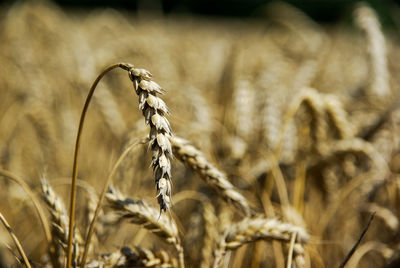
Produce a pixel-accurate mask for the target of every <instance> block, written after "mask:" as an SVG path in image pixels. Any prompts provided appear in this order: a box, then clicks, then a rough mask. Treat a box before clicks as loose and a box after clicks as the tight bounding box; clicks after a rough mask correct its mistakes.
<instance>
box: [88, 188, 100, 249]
mask: <svg viewBox="0 0 400 268" xmlns="http://www.w3.org/2000/svg"><path fill="white" fill-rule="evenodd" d="M86 190H87V191H88V200H87V203H86V208H85V209H86V214H85V215H86V224H87V227H86V228H87V231H86V233H88V232H89V228H90V223H91V221H92V220H93V218H94V215H95V212H96V208H97V203H98V202H99V198H98V197H97V194H96V191H95V190H94V188H93V187H87V188H86ZM98 213H99V215H98V217H99V218H100V219H99V220H98V222H99V223H100V224H101V217H102V216H104V213H103V209H102V208H100V210H99V212H98ZM100 224H98V225H97V226H96V227H98V228H99V229H101V228H102V226H100ZM96 231H97V230H96ZM95 234H97V232H95ZM87 242H88V241H85V243H87ZM98 242H99V241H98V237H96V239H90V241H89V245H88V250H89V251H91V250H93V248H94V247H95V246H96V245H97V243H98ZM85 246H86V245H85Z"/></svg>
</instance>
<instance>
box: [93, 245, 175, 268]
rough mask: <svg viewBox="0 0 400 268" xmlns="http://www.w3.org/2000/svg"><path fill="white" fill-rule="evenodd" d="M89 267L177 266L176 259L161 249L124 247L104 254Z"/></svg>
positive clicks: (163, 267)
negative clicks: (154, 250) (155, 250)
mask: <svg viewBox="0 0 400 268" xmlns="http://www.w3.org/2000/svg"><path fill="white" fill-rule="evenodd" d="M86 266H87V267H88V268H100V267H162V268H169V267H176V266H177V264H176V259H174V258H172V257H171V256H169V255H168V253H167V252H165V251H163V250H161V251H157V252H153V251H152V250H149V249H146V248H141V247H134V248H132V249H131V248H129V247H123V248H121V249H120V250H118V251H116V252H113V253H110V254H102V255H101V256H100V259H99V260H94V261H91V262H89V263H88V264H87V265H86Z"/></svg>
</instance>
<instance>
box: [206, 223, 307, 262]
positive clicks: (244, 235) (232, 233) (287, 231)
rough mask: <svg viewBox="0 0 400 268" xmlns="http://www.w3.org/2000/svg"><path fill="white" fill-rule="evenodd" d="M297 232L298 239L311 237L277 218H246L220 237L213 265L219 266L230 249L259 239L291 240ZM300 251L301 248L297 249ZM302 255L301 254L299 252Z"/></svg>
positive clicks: (300, 241)
mask: <svg viewBox="0 0 400 268" xmlns="http://www.w3.org/2000/svg"><path fill="white" fill-rule="evenodd" d="M294 233H296V234H297V236H296V241H297V242H299V243H306V242H307V241H308V239H309V235H308V234H307V232H306V231H305V230H304V229H303V228H301V227H298V226H294V225H293V224H291V223H283V222H281V221H279V220H277V219H266V218H263V217H256V218H252V219H251V218H244V219H243V220H242V221H240V222H238V223H235V224H233V225H232V226H230V227H228V228H227V230H226V231H225V233H224V234H223V236H222V238H221V239H220V241H219V243H218V246H217V249H216V250H215V252H214V255H215V259H214V264H213V267H218V265H219V263H220V262H221V260H222V258H223V256H224V255H225V254H226V252H227V251H228V250H234V249H237V248H239V247H241V246H242V245H244V244H246V243H251V242H254V241H257V240H278V241H285V242H289V241H290V239H291V237H292V234H294ZM297 251H298V252H299V253H300V249H298V250H297ZM298 255H300V254H298Z"/></svg>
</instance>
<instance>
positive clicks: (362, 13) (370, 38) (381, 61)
mask: <svg viewBox="0 0 400 268" xmlns="http://www.w3.org/2000/svg"><path fill="white" fill-rule="evenodd" d="M354 18H355V21H356V23H357V25H358V27H360V28H361V29H362V30H363V31H364V33H365V35H366V37H367V42H368V53H369V57H370V64H371V67H370V68H371V79H372V81H370V87H371V88H370V90H371V93H373V94H374V95H377V96H379V97H385V96H387V95H389V94H390V85H389V71H388V66H387V57H386V53H387V52H386V43H385V37H384V35H383V33H382V30H381V25H380V23H379V20H378V17H377V15H376V13H375V11H374V10H373V9H372V8H371V7H370V6H368V5H366V4H359V5H358V6H357V8H356V9H355V11H354Z"/></svg>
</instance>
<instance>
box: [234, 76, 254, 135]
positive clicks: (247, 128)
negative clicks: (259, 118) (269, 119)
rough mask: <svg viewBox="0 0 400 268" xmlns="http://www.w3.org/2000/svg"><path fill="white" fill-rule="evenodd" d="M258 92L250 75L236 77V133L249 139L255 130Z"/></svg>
mask: <svg viewBox="0 0 400 268" xmlns="http://www.w3.org/2000/svg"><path fill="white" fill-rule="evenodd" d="M256 100H257V94H256V91H255V90H254V88H253V87H252V85H251V83H250V81H249V78H248V77H242V78H240V79H236V80H235V83H234V92H233V111H234V113H233V114H234V118H235V119H236V120H235V127H236V134H237V135H238V136H239V137H241V138H243V139H244V140H246V141H247V140H248V138H249V137H250V135H251V133H253V130H254V125H255V124H254V119H253V115H254V112H255V111H254V110H255V103H256Z"/></svg>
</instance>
